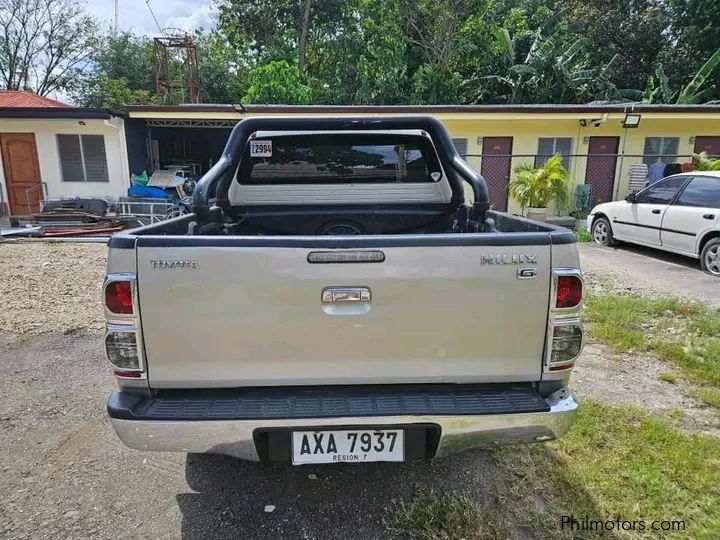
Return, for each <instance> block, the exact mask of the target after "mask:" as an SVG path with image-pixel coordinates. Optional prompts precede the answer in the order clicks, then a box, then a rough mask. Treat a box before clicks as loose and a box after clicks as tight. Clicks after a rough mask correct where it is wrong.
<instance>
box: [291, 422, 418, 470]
mask: <svg viewBox="0 0 720 540" xmlns="http://www.w3.org/2000/svg"><path fill="white" fill-rule="evenodd" d="M404 435H405V433H404V432H403V431H402V430H401V429H380V430H369V429H367V430H366V429H352V430H347V431H294V432H293V434H292V462H293V465H302V464H304V463H361V462H362V463H369V462H372V461H404V460H405V437H404Z"/></svg>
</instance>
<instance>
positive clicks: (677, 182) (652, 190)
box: [635, 176, 688, 204]
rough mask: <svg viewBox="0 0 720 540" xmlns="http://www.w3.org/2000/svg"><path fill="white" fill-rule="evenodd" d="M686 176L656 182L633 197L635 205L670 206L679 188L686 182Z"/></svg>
mask: <svg viewBox="0 0 720 540" xmlns="http://www.w3.org/2000/svg"><path fill="white" fill-rule="evenodd" d="M687 179H688V177H687V176H674V177H672V178H665V179H663V180H660V181H659V182H656V183H655V184H653V185H652V186H650V187H648V188H645V189H644V190H643V191H641V192H640V193H638V194H637V196H636V197H635V202H636V203H645V204H670V203H671V202H672V200H673V199H674V198H675V195H677V193H678V191H680V188H681V187H682V186H683V184H685V182H687Z"/></svg>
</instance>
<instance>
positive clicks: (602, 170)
mask: <svg viewBox="0 0 720 540" xmlns="http://www.w3.org/2000/svg"><path fill="white" fill-rule="evenodd" d="M619 143H620V137H590V143H589V144H588V158H587V167H586V169H585V183H586V184H589V185H591V186H592V199H591V201H590V202H591V203H592V204H591V205H590V206H594V205H595V204H597V203H601V202H608V201H612V200H613V188H614V187H615V166H616V165H617V151H618V144H619Z"/></svg>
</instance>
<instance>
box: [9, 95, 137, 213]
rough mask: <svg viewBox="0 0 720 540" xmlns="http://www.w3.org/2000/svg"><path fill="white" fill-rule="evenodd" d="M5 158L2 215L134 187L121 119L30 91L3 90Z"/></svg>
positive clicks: (113, 194)
mask: <svg viewBox="0 0 720 540" xmlns="http://www.w3.org/2000/svg"><path fill="white" fill-rule="evenodd" d="M0 159H1V160H2V167H0V215H2V213H3V211H4V213H5V214H7V213H8V211H9V212H10V213H12V214H28V213H30V212H36V211H38V210H39V201H40V199H41V198H43V196H44V197H45V198H46V199H47V198H50V199H52V198H55V197H108V198H113V197H119V196H122V195H125V194H126V193H127V189H128V187H129V186H130V175H129V166H128V154H127V146H126V141H125V123H124V120H123V119H122V118H121V117H118V116H114V115H113V114H111V113H110V112H109V111H107V110H105V109H86V108H76V107H71V106H69V105H66V104H64V103H60V102H59V101H55V100H51V99H47V98H43V97H40V96H36V95H34V94H31V93H29V92H22V91H6V90H2V91H0Z"/></svg>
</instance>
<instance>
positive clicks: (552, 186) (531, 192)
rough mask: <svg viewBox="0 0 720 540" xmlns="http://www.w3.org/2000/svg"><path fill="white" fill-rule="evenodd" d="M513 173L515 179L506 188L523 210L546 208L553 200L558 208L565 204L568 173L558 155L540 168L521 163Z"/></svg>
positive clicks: (568, 182) (568, 179) (568, 180)
mask: <svg viewBox="0 0 720 540" xmlns="http://www.w3.org/2000/svg"><path fill="white" fill-rule="evenodd" d="M514 172H515V178H513V179H512V180H510V184H509V186H508V188H509V193H510V196H511V197H512V198H513V199H515V200H516V201H517V202H518V203H519V204H520V206H521V207H522V209H523V210H525V208H528V207H531V208H547V206H548V204H549V203H550V201H552V200H553V199H555V200H557V202H558V205H559V206H562V205H563V204H565V203H566V202H567V196H568V185H569V184H570V173H568V171H567V169H566V168H565V166H564V165H563V164H562V158H561V157H560V154H555V155H554V156H552V157H551V158H550V159H548V160H547V161H546V162H545V163H544V164H543V165H542V166H540V167H534V166H532V165H530V164H529V163H521V164H519V165H518V166H517V167H515V170H514Z"/></svg>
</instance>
